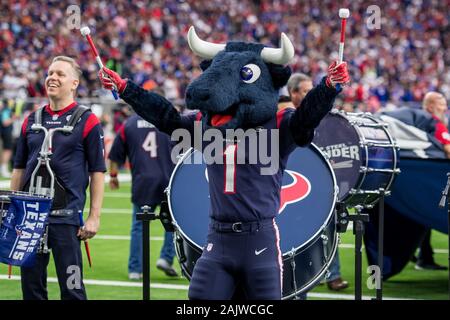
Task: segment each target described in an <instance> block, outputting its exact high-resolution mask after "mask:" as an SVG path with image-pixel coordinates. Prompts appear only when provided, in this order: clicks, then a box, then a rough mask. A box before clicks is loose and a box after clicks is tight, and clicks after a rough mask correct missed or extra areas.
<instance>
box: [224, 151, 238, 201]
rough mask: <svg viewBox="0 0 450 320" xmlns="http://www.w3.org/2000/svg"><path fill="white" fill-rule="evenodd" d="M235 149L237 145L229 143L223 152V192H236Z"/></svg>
mask: <svg viewBox="0 0 450 320" xmlns="http://www.w3.org/2000/svg"><path fill="white" fill-rule="evenodd" d="M236 151H237V145H235V144H230V145H228V146H227V147H226V149H225V152H224V153H223V155H224V159H225V165H224V168H225V169H224V170H225V179H224V180H225V181H224V190H223V191H224V193H236Z"/></svg>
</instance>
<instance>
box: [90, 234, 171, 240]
mask: <svg viewBox="0 0 450 320" xmlns="http://www.w3.org/2000/svg"><path fill="white" fill-rule="evenodd" d="M96 239H98V240H130V239H131V237H130V236H116V235H108V234H99V235H96V236H95V237H94V238H92V240H96ZM150 240H151V241H164V237H150Z"/></svg>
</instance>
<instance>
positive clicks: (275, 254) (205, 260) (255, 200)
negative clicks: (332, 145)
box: [99, 27, 349, 300]
mask: <svg viewBox="0 0 450 320" xmlns="http://www.w3.org/2000/svg"><path fill="white" fill-rule="evenodd" d="M188 42H189V46H190V47H191V49H192V50H193V52H194V53H195V54H197V55H198V56H200V57H202V58H204V59H205V61H203V62H202V64H201V67H202V69H203V71H204V72H203V74H202V75H201V76H199V77H198V78H197V79H195V80H194V81H193V82H191V83H190V85H189V86H188V88H187V91H186V105H187V108H189V109H194V110H198V112H196V113H194V114H192V115H186V116H184V115H180V114H178V113H177V112H176V110H175V108H174V107H173V106H172V104H171V103H170V102H169V101H168V100H166V99H165V98H164V97H162V96H160V95H158V94H156V93H153V92H150V91H146V90H144V89H142V88H140V87H139V86H137V85H136V84H134V83H133V82H132V81H129V80H128V81H127V80H124V79H122V78H121V77H120V76H119V75H118V74H117V73H115V72H113V71H111V70H109V69H107V68H103V69H102V71H100V72H99V77H100V80H101V82H102V85H103V87H104V88H106V89H112V88H116V89H118V92H119V94H120V97H121V98H122V99H123V100H125V102H127V103H128V104H129V105H131V106H132V107H133V109H134V110H135V111H136V112H137V113H138V114H139V115H140V116H142V117H143V118H144V119H146V120H147V121H149V122H151V123H153V124H154V125H155V126H156V127H157V128H158V129H159V130H161V131H163V132H166V133H168V134H171V133H172V132H174V131H175V130H177V129H180V128H182V129H184V130H187V131H189V132H190V133H191V136H194V139H195V135H194V130H195V128H196V124H198V122H197V123H196V120H197V121H201V123H200V125H201V129H202V132H205V133H206V132H211V131H210V129H216V130H215V132H216V131H219V132H222V133H225V134H226V132H227V131H226V130H227V129H230V130H235V129H253V130H254V131H256V136H257V139H258V141H256V142H255V145H257V146H259V147H260V149H265V150H266V151H267V150H270V151H269V154H271V156H272V157H273V158H275V160H277V161H278V164H279V165H278V166H274V167H273V168H269V171H265V172H264V173H263V170H262V169H264V168H265V166H266V164H267V163H263V161H261V159H257V161H256V162H254V161H253V162H252V161H249V160H250V159H251V158H252V157H253V154H250V153H249V152H248V151H250V150H251V148H252V147H254V146H253V145H250V146H248V145H245V143H243V146H242V144H241V145H240V143H242V142H243V141H244V140H246V139H239V138H238V139H228V138H227V137H223V136H222V137H221V141H219V143H221V144H222V146H223V150H224V151H223V157H221V156H222V155H221V154H219V155H218V158H222V159H223V161H222V162H221V161H216V162H212V163H210V164H208V165H207V171H208V178H209V193H210V199H211V206H210V208H211V209H210V228H209V233H208V236H207V241H206V243H207V245H206V246H205V248H204V250H203V253H202V256H201V257H200V259H199V260H198V261H197V262H196V264H195V268H194V271H193V276H192V279H191V283H190V286H189V298H190V299H214V300H220V299H230V298H232V296H233V294H234V292H235V289H236V287H237V286H240V287H242V288H243V289H244V293H245V296H246V297H247V298H248V299H280V298H281V295H282V279H283V277H282V253H281V250H280V246H279V243H280V242H279V240H280V235H279V232H278V228H277V226H276V223H275V220H274V218H275V216H276V215H277V213H278V210H279V206H280V189H281V182H282V176H283V171H284V168H285V166H286V163H287V160H288V157H289V154H290V153H291V152H292V151H293V150H294V149H295V148H296V146H306V145H308V144H309V143H310V142H311V141H312V139H313V136H314V129H315V128H316V127H317V126H318V125H319V123H320V120H321V119H322V118H323V117H324V116H325V115H326V114H327V113H328V111H329V110H331V108H332V105H333V101H334V99H335V97H336V96H337V94H338V93H339V91H340V90H337V89H336V88H335V86H336V84H341V85H343V84H346V83H347V82H348V81H349V76H348V72H347V66H346V63H341V64H337V63H336V62H334V63H333V64H331V65H330V67H329V69H328V72H327V76H326V77H324V78H323V80H322V82H321V83H320V84H319V85H318V86H316V87H315V88H314V89H312V90H311V91H310V92H309V93H308V94H307V95H306V97H305V98H304V99H303V102H302V106H301V107H300V108H298V109H296V110H294V109H290V108H287V109H283V110H281V111H280V112H278V113H277V101H278V90H279V89H280V88H281V87H282V86H284V85H285V84H286V82H287V81H288V79H289V76H290V74H291V71H290V68H289V67H287V66H285V65H286V64H287V63H288V62H289V61H290V60H291V59H292V57H293V55H294V48H293V46H292V43H291V42H290V41H289V39H288V38H287V36H286V35H284V34H283V35H282V45H281V48H277V49H275V48H266V47H264V46H263V45H261V44H253V43H243V42H229V43H227V44H226V45H225V44H217V43H208V42H206V41H203V40H201V39H200V38H199V37H198V36H197V35H196V33H195V30H194V29H193V27H191V29H190V30H189V33H188ZM264 129H265V130H264ZM267 136H270V137H273V136H276V137H277V139H276V140H275V141H273V140H272V139H271V138H270V139H265V138H267ZM204 140H205V141H202V144H200V146H198V147H200V148H202V149H203V152H204V154H205V150H206V148H205V147H208V146H209V145H210V144H211V141H206V139H204ZM264 140H265V141H264ZM215 143H216V141H215ZM194 146H195V142H194ZM243 151H244V152H243ZM239 152H240V153H241V154H239ZM242 153H243V156H244V158H245V160H246V161H245V162H243V163H241V162H238V161H237V159H238V158H239V156H242ZM256 153H257V154H258V155H259V152H256ZM216 156H217V155H216ZM253 160H254V159H253ZM272 169H275V170H274V171H273V170H272ZM193 192H195V190H193ZM194 214H195V213H193V218H194Z"/></svg>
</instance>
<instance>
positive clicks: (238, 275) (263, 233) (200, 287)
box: [189, 224, 282, 300]
mask: <svg viewBox="0 0 450 320" xmlns="http://www.w3.org/2000/svg"><path fill="white" fill-rule="evenodd" d="M281 272H282V261H281V251H280V249H279V233H278V228H277V227H276V226H275V225H274V224H270V225H268V226H265V227H263V228H261V229H259V230H258V231H256V230H255V231H244V232H241V233H235V232H219V231H216V230H214V229H210V231H209V234H208V239H207V243H206V246H205V248H203V253H202V256H201V257H200V259H199V260H198V261H197V263H196V264H195V268H194V272H193V276H192V279H191V283H190V286H189V299H193V300H229V299H231V298H232V297H233V294H234V293H235V290H236V288H239V289H240V290H241V288H242V291H243V292H242V293H243V295H244V298H246V299H249V300H280V299H281V279H282V274H281Z"/></svg>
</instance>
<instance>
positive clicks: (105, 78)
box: [98, 67, 127, 94]
mask: <svg viewBox="0 0 450 320" xmlns="http://www.w3.org/2000/svg"><path fill="white" fill-rule="evenodd" d="M98 77H99V78H100V81H101V83H102V87H103V88H105V89H106V90H112V89H115V90H117V92H119V94H120V93H122V92H123V90H125V87H126V86H127V81H126V80H124V79H122V78H121V77H120V76H119V74H118V73H117V72H114V71H112V70H110V69H108V68H105V67H103V68H102V70H100V71H99V72H98Z"/></svg>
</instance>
